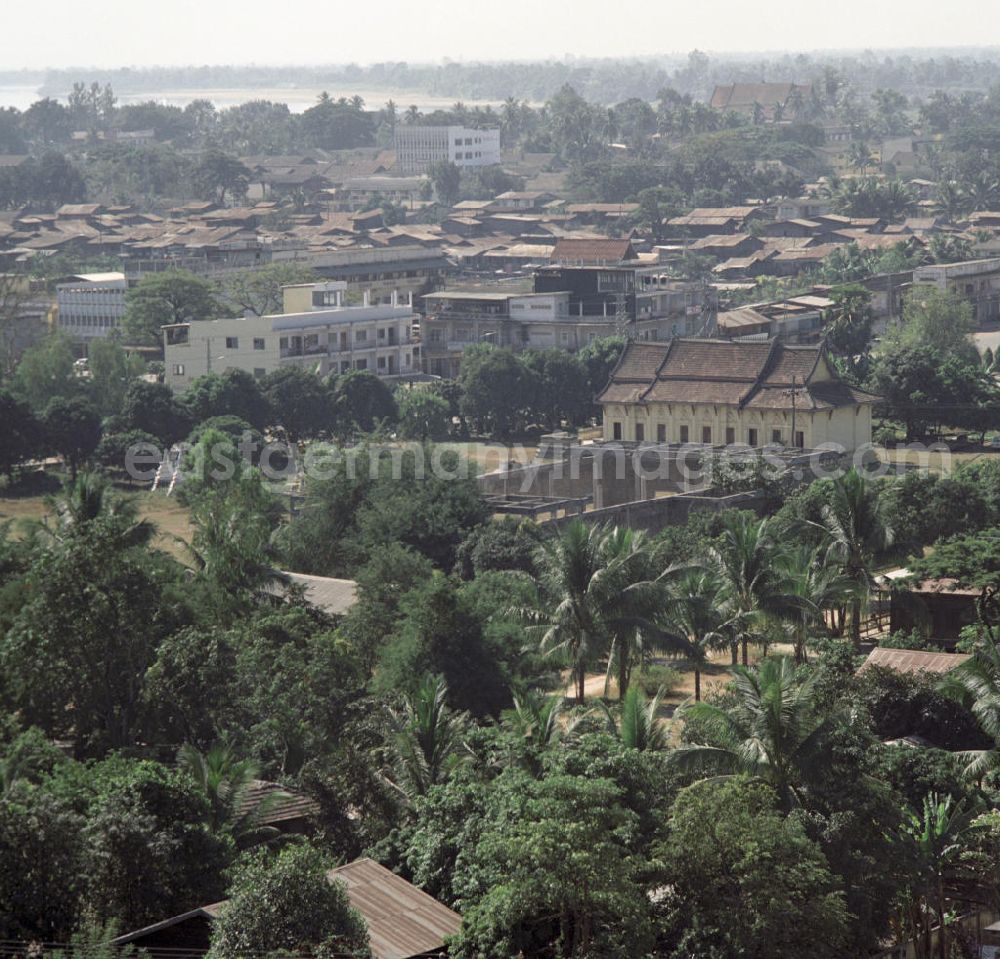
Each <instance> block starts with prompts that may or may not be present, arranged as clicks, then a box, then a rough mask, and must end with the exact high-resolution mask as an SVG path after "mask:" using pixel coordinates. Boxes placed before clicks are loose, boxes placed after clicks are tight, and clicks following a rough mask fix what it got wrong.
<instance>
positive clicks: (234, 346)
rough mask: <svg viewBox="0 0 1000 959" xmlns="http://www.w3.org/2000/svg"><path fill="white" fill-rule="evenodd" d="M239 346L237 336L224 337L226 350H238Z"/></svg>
mask: <svg viewBox="0 0 1000 959" xmlns="http://www.w3.org/2000/svg"><path fill="white" fill-rule="evenodd" d="M239 348H240V338H239V337H238V336H227V337H226V349H227V350H238V349H239Z"/></svg>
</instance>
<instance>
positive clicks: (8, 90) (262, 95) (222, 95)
mask: <svg viewBox="0 0 1000 959" xmlns="http://www.w3.org/2000/svg"><path fill="white" fill-rule="evenodd" d="M321 92H322V88H320V87H270V88H262V87H249V88H237V89H217V90H149V91H147V92H144V93H126V94H119V96H118V102H119V103H141V102H143V101H145V100H156V101H157V102H159V103H169V104H172V105H174V106H179V107H183V106H186V105H187V104H189V103H190V102H191V101H192V100H211V101H212V102H213V103H214V104H215V105H216V107H219V108H220V109H222V108H225V107H232V106H236V105H238V104H240V103H246V101H247V100H273V101H275V102H277V103H287V104H288V108H289V109H290V110H291V111H292V112H293V113H301V112H302V111H303V110H307V109H308V108H309V107H311V106H312V105H313V104H314V103H315V102H316V99H317V98H318V97H319V95H320V93H321ZM327 92H328V93H329V94H330V96H331V97H333V98H334V99H337V98H338V97H348V98H350V97H354V96H360V97H361V98H362V99H363V100H364V101H365V106H366V107H367V108H368V109H369V110H376V109H379V108H380V107H382V106H384V105H385V102H386V101H387V100H390V99H391V100H394V101H395V103H396V109H397V110H398V111H399V112H400V113H402V112H404V111H405V110H406V109H407V108H408V107H410V106H413V105H414V104H415V105H416V106H417V107H418V108H419V109H420V110H421V111H423V112H425V113H426V112H427V111H429V110H436V109H443V108H446V107H450V106H451V105H452V104H453V103H454V102H455V101H456V100H457V99H459V98H458V97H435V96H431V95H430V94H427V93H417V92H414V91H413V90H395V91H393V90H357V89H344V90H337V89H334V88H328V89H327ZM39 99H41V94H40V93H39V88H38V87H32V86H3V85H0V107H17V109H18V110H26V109H27V108H28V107H29V106H31V104H32V103H34V102H35V101H36V100H39ZM59 99H61V100H65V97H60V98H59ZM463 102H464V103H465V104H466V106H470V107H474V106H483V107H485V106H487V105H489V106H493V107H498V106H499V105H500V102H501V101H499V100H468V99H463Z"/></svg>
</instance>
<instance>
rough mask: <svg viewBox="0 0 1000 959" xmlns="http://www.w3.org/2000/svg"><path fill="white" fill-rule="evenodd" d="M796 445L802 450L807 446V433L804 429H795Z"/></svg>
mask: <svg viewBox="0 0 1000 959" xmlns="http://www.w3.org/2000/svg"><path fill="white" fill-rule="evenodd" d="M795 445H796V446H797V447H798V448H799V449H800V450H801V449H805V446H806V434H805V433H803V432H802V430H796V431H795Z"/></svg>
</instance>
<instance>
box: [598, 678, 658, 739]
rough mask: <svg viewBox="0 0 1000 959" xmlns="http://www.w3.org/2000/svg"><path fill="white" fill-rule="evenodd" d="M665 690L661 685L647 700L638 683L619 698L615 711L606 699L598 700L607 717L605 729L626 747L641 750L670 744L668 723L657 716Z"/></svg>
mask: <svg viewBox="0 0 1000 959" xmlns="http://www.w3.org/2000/svg"><path fill="white" fill-rule="evenodd" d="M663 696H664V690H663V687H662V686H661V687H660V689H658V690H657V692H656V695H655V696H654V697H653V698H652V699H651V700H649V701H648V702H647V701H646V697H645V696H644V695H643V693H642V691H641V690H640V689H639V688H638V687H633V688H632V689H630V690H629V691H628V693H627V694H626V695H625V698H624V699H622V701H621V706H620V707H619V709H618V710H617V712H618V714H619V716H618V718H617V719H616V718H615V715H614V713H613V712H612V711H611V709H609V708H608V705H607V704H606V703H603V702H602V703H601V704H600V705H601V709H602V710H603V711H604V716H605V718H606V719H607V724H608V732H610V733H611V735H612V736H615V737H616V738H617V739H620V740H621V741H622V745H624V746H625V747H627V748H628V749H638V750H639V751H640V752H663V751H664V750H666V749H667V748H668V746H669V742H670V733H669V727H668V725H667V724H666V723H665V722H664V721H663V720H662V719H661V718H660V717H659V715H658V713H659V711H660V706H661V705H662V703H663Z"/></svg>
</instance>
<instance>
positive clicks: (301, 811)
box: [236, 779, 319, 826]
mask: <svg viewBox="0 0 1000 959" xmlns="http://www.w3.org/2000/svg"><path fill="white" fill-rule="evenodd" d="M262 803H265V804H266V808H265V809H264V810H263V811H262V812H261V813H259V815H258V816H257V817H256V820H257V822H258V823H260V824H262V825H265V826H267V825H272V824H274V823H279V822H287V821H288V820H290V819H306V818H308V817H309V816H313V815H315V814H316V813H318V812H319V804H318V803H317V802H315V800H312V799H310V798H309V797H308V796H303V795H302V794H301V793H297V792H294V791H290V790H288V789H286V788H285V787H284V786H280V785H279V784H278V783H270V782H267V781H265V780H263V779H254V780H252V781H251V782H250V783H248V784H247V787H246V789H245V790H244V791H243V793H242V794H241V796H240V801H239V802H238V803H237V805H236V813H237V815H239V816H246V815H249V814H250V813H252V812H253V811H254V810H255V809H257V808H258V807H260V806H261V804H262Z"/></svg>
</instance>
